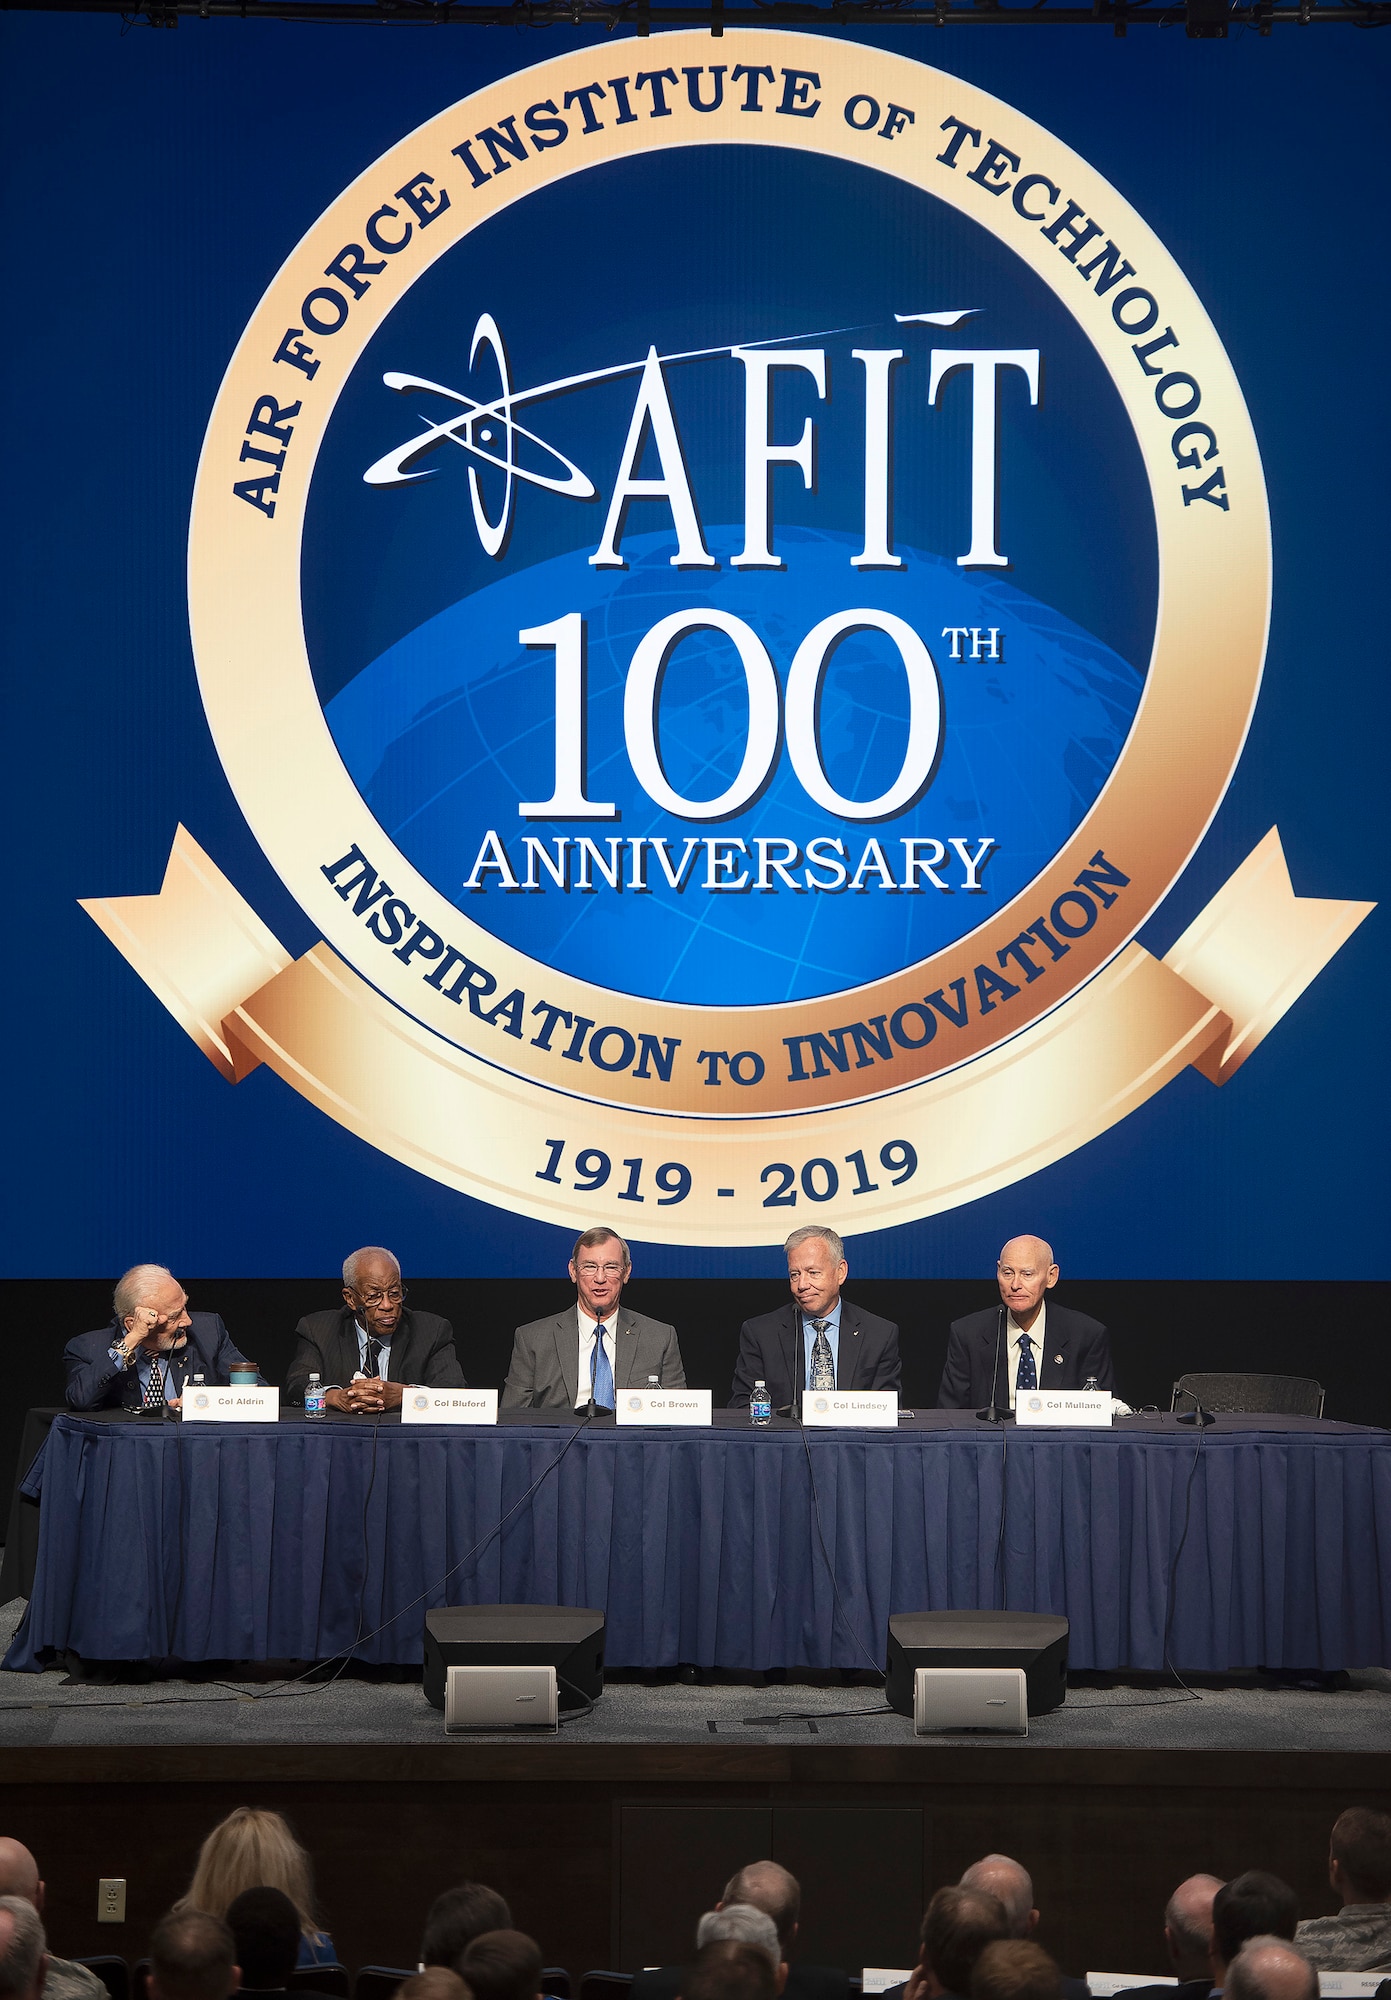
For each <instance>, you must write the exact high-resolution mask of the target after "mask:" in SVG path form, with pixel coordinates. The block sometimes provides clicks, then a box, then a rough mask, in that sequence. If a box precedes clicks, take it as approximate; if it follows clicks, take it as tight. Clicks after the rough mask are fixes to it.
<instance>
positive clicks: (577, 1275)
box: [502, 1226, 686, 1410]
mask: <svg viewBox="0 0 1391 2000" xmlns="http://www.w3.org/2000/svg"><path fill="white" fill-rule="evenodd" d="M632 1274H633V1260H632V1258H631V1257H630V1256H629V1255H628V1246H627V1244H626V1243H625V1242H624V1241H623V1238H622V1237H621V1236H620V1235H619V1234H618V1232H617V1230H614V1229H608V1228H604V1227H602V1226H601V1227H599V1228H597V1229H586V1230H585V1232H584V1234H583V1236H581V1237H580V1239H579V1241H578V1242H577V1243H576V1245H575V1248H574V1253H573V1254H572V1256H571V1258H570V1278H571V1281H572V1283H573V1284H574V1287H575V1303H574V1304H573V1305H572V1306H568V1307H567V1308H566V1310H565V1311H564V1312H562V1313H552V1314H551V1315H550V1316H549V1318H547V1319H535V1320H532V1321H530V1322H529V1323H528V1324H527V1325H526V1326H519V1327H518V1328H517V1331H516V1333H515V1334H514V1335H513V1337H512V1361H511V1365H510V1366H509V1368H508V1370H507V1381H506V1383H505V1384H504V1385H503V1391H502V1407H503V1409H504V1410H586V1409H588V1407H589V1402H590V1398H591V1396H592V1397H593V1399H594V1406H595V1408H596V1409H602V1410H611V1409H612V1408H613V1407H614V1398H615V1395H616V1392H617V1391H618V1390H619V1389H645V1388H646V1387H647V1384H648V1381H649V1380H650V1378H651V1377H652V1376H654V1375H655V1376H656V1378H657V1382H658V1385H659V1387H661V1388H663V1389H684V1388H685V1386H686V1371H685V1369H684V1368H683V1367H682V1366H681V1349H680V1347H679V1346H678V1345H677V1342H676V1328H675V1327H674V1326H668V1325H667V1324H666V1322H665V1321H664V1320H657V1319H647V1318H645V1317H644V1315H643V1314H642V1313H635V1312H629V1311H628V1309H627V1307H626V1306H622V1305H620V1304H619V1299H620V1297H621V1295H622V1291H623V1287H624V1286H625V1285H626V1284H627V1282H628V1280H629V1278H630V1277H631V1276H632Z"/></svg>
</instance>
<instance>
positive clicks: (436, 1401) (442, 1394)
mask: <svg viewBox="0 0 1391 2000" xmlns="http://www.w3.org/2000/svg"><path fill="white" fill-rule="evenodd" d="M401 1422H402V1423H403V1424H495V1423H496V1422H497V1390H496V1389H422V1388H410V1387H409V1386H408V1387H406V1388H404V1389H403V1390H402V1391H401Z"/></svg>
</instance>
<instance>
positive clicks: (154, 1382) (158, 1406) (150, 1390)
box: [140, 1354, 164, 1410]
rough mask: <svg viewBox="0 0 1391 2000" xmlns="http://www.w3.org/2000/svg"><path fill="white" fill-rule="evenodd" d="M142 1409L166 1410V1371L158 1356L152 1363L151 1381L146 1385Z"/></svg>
mask: <svg viewBox="0 0 1391 2000" xmlns="http://www.w3.org/2000/svg"><path fill="white" fill-rule="evenodd" d="M140 1407H141V1408H142V1409H145V1410H162V1409H163V1408H164V1369H163V1366H162V1364H161V1362H160V1358H159V1356H158V1355H157V1354H156V1355H155V1357H154V1359H153V1360H152V1361H151V1363H150V1379H149V1381H148V1382H147V1383H146V1384H145V1399H144V1401H143V1403H142V1404H141V1406H140Z"/></svg>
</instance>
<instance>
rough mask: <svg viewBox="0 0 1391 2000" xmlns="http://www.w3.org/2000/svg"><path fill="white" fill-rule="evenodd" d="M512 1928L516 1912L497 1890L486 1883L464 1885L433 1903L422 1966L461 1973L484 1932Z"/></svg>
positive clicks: (421, 1954)
mask: <svg viewBox="0 0 1391 2000" xmlns="http://www.w3.org/2000/svg"><path fill="white" fill-rule="evenodd" d="M511 1928H512V1912H511V1910H510V1909H509V1908H508V1907H507V1902H506V1899H505V1898H504V1897H502V1896H499V1894H498V1892H497V1890H496V1889H490V1888H488V1886H487V1885H486V1883H483V1882H460V1883H459V1884H458V1885H457V1887H455V1888H453V1889H446V1890H445V1892H444V1894H443V1895H442V1896H436V1898H435V1900H434V1902H433V1903H431V1905H430V1911H429V1915H428V1916H427V1917H426V1919H425V1935H424V1937H423V1938H422V1939H421V1940H420V1962H421V1964H422V1965H424V1966H427V1967H428V1966H431V1965H447V1966H448V1967H449V1970H450V1971H451V1972H458V1971H459V1967H460V1961H461V1960H462V1958H463V1956H464V1953H465V1952H466V1951H467V1950H468V1948H469V1946H470V1945H471V1944H472V1943H473V1941H474V1939H475V1938H478V1937H482V1935H483V1933H484V1931H507V1930H510V1929H511Z"/></svg>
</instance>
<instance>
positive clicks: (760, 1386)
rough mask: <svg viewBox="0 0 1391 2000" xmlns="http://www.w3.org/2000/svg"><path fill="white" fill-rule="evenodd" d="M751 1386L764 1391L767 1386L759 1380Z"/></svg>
mask: <svg viewBox="0 0 1391 2000" xmlns="http://www.w3.org/2000/svg"><path fill="white" fill-rule="evenodd" d="M753 1386H754V1388H755V1389H766V1388H767V1386H768V1385H767V1383H766V1382H764V1381H763V1380H762V1379H760V1380H759V1381H757V1382H755V1383H754V1385H753Z"/></svg>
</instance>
